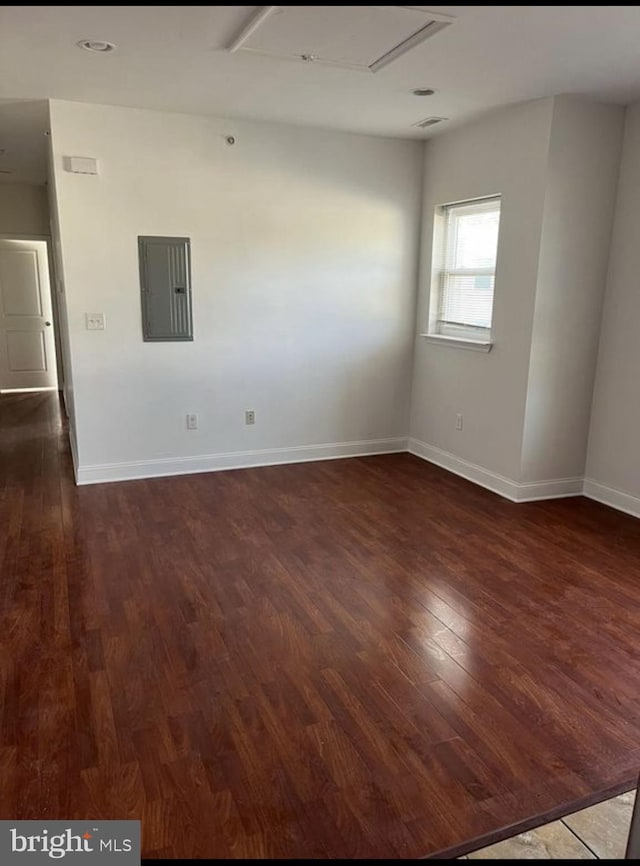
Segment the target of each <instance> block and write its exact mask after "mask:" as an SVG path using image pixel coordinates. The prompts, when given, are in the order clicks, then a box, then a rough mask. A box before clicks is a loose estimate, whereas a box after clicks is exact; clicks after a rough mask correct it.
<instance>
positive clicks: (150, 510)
mask: <svg viewBox="0 0 640 866" xmlns="http://www.w3.org/2000/svg"><path fill="white" fill-rule="evenodd" d="M0 622H1V626H2V628H1V631H0V818H14V819H20V818H35V817H40V818H60V819H64V818H103V819H105V818H139V819H141V821H142V832H143V852H144V854H145V856H148V857H169V858H174V857H185V858H188V857H200V858H203V857H211V858H216V857H217V858H227V857H233V858H244V857H254V858H255V857H283V858H284V857H286V858H289V857H300V858H302V857H306V858H321V859H326V858H341V857H408V858H412V857H423V856H428V855H432V854H434V853H435V852H438V851H440V850H442V849H448V850H450V851H453V850H457V851H458V852H459V851H460V850H462V849H463V848H464V846H465V844H469V843H470V842H471V841H472V840H474V839H477V838H482V837H486V836H488V837H491V835H492V834H493V835H494V836H496V837H497V836H499V834H500V833H501V832H502V831H503V829H504V828H506V827H508V826H509V825H512V824H515V825H517V826H523V827H524V826H530V825H531V824H530V822H532V821H534V820H535V818H536V816H541V815H552V814H553V815H557V814H560V813H561V812H562V810H563V809H565V808H568V807H569V806H572V805H574V804H575V803H577V802H586V801H590V800H593V799H594V798H597V797H598V796H599V795H602V796H604V795H605V794H608V793H610V792H611V791H612V790H617V789H618V788H619V787H620V786H621V785H624V784H625V783H627V782H631V781H632V780H633V779H634V777H635V775H636V774H637V772H638V769H639V768H640V747H639V746H638V743H640V638H639V637H638V635H640V523H638V521H636V520H634V519H632V518H630V517H627V516H625V515H622V514H619V513H617V512H614V511H612V510H611V509H608V508H606V507H604V506H602V505H598V504H596V503H594V502H590V501H588V500H585V499H581V498H574V499H566V500H557V501H553V502H544V503H531V504H526V505H515V504H513V503H510V502H507V501H505V500H503V499H500V498H499V497H497V496H495V495H493V494H491V493H489V492H487V491H486V490H483V489H481V488H479V487H476V486H474V485H472V484H469V483H467V482H465V481H464V480H462V479H460V478H457V477H456V476H453V475H451V474H449V473H447V472H445V471H443V470H441V469H438V468H436V467H434V466H431V465H429V464H427V463H424V462H422V461H420V460H418V459H417V458H415V457H412V456H409V455H406V454H399V455H387V456H380V457H367V458H360V459H353V460H344V461H326V462H319V463H308V464H300V465H291V466H277V467H264V468H257V469H248V470H237V471H230V472H222V473H212V474H205V475H194V476H183V477H177V478H159V479H152V480H142V481H132V482H127V483H119V484H104V485H95V486H91V487H83V488H77V487H76V486H75V485H74V483H73V476H72V468H71V458H70V454H69V449H68V445H67V441H66V434H65V422H64V420H63V418H62V416H61V412H60V406H59V402H58V399H57V396H56V395H52V394H20V395H2V396H0Z"/></svg>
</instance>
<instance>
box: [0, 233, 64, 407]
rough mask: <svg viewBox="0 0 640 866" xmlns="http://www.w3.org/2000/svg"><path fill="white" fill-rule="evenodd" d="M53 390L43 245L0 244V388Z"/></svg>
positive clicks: (54, 378) (52, 349)
mask: <svg viewBox="0 0 640 866" xmlns="http://www.w3.org/2000/svg"><path fill="white" fill-rule="evenodd" d="M57 386H58V376H57V372H56V355H55V342H54V337H53V318H52V316H51V290H50V287H49V265H48V260H47V244H46V242H45V241H3V240H0V389H1V390H5V389H11V388H57Z"/></svg>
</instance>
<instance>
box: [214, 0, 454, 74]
mask: <svg viewBox="0 0 640 866" xmlns="http://www.w3.org/2000/svg"><path fill="white" fill-rule="evenodd" d="M453 20H454V16H452V15H445V14H443V13H440V12H429V11H428V10H426V9H421V8H417V7H415V6H259V7H258V9H257V11H255V12H254V13H253V15H251V16H250V18H249V19H248V20H247V21H246V22H245V24H244V26H243V27H242V29H241V30H240V31H239V32H238V33H237V34H236V36H235V37H234V39H233V40H232V42H230V43H229V45H228V46H227V50H228V51H230V52H232V53H233V52H236V51H243V52H252V53H254V54H262V55H266V56H267V57H275V58H278V59H280V60H296V61H302V62H304V63H314V64H318V65H320V66H322V65H324V66H334V67H338V68H340V69H353V70H356V71H359V72H378V71H379V70H380V69H384V67H385V66H388V65H389V64H390V63H393V62H394V61H395V60H397V59H398V58H399V57H402V56H403V55H404V54H406V53H407V52H408V51H411V50H412V49H413V48H415V47H416V46H418V45H420V44H421V43H422V42H424V41H425V40H426V39H429V38H431V37H432V36H435V34H436V33H439V32H440V31H441V30H443V29H444V28H445V27H448V26H449V25H450V24H452V23H453Z"/></svg>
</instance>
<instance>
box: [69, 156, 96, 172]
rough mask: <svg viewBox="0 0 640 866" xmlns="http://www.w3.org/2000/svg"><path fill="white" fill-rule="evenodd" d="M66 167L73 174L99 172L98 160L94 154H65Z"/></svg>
mask: <svg viewBox="0 0 640 866" xmlns="http://www.w3.org/2000/svg"><path fill="white" fill-rule="evenodd" d="M64 167H65V170H66V171H70V172H71V173H72V174H98V160H97V159H94V158H93V157H92V156H65V158H64Z"/></svg>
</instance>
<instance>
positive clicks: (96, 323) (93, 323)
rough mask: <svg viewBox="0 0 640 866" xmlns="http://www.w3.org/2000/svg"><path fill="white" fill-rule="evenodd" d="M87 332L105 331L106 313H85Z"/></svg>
mask: <svg viewBox="0 0 640 866" xmlns="http://www.w3.org/2000/svg"><path fill="white" fill-rule="evenodd" d="M85 319H86V323H87V331H104V313H85Z"/></svg>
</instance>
